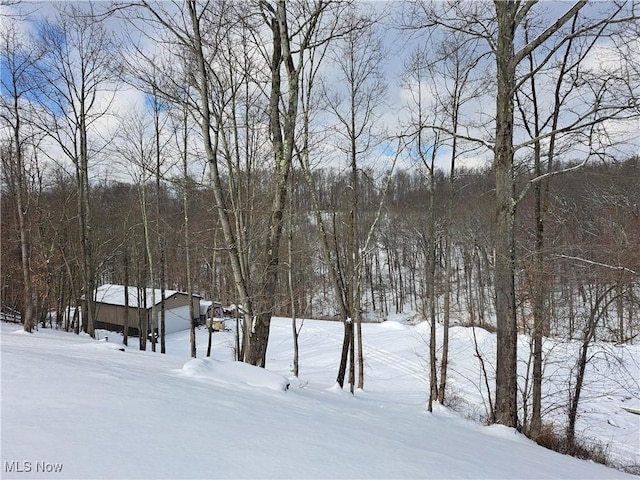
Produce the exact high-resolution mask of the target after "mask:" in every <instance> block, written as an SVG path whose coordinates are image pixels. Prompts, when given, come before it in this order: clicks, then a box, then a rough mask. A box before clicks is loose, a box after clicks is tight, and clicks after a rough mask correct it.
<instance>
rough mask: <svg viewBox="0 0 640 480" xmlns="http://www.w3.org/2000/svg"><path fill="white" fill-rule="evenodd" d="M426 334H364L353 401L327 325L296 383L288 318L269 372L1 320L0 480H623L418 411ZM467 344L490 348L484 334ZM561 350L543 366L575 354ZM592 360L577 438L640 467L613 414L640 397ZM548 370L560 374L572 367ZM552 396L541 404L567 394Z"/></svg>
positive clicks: (316, 331) (458, 347)
mask: <svg viewBox="0 0 640 480" xmlns="http://www.w3.org/2000/svg"><path fill="white" fill-rule="evenodd" d="M426 327H427V326H426V325H424V324H419V325H417V326H412V325H407V324H403V323H401V322H394V321H388V322H385V323H382V324H365V325H364V326H363V330H364V339H365V357H366V358H365V362H366V368H367V370H366V374H365V390H364V391H361V392H356V395H355V396H352V395H350V394H348V393H347V390H346V389H345V391H341V390H339V389H338V388H336V387H335V385H334V382H335V374H336V368H337V364H338V360H339V350H340V346H341V340H342V325H341V324H340V323H338V322H324V321H309V320H307V321H305V323H304V326H303V328H302V331H301V334H300V355H301V356H300V380H296V379H292V378H290V375H291V374H290V368H291V362H292V358H291V357H292V350H293V349H292V340H291V324H290V320H288V319H274V321H273V323H272V327H271V337H270V344H269V350H268V358H267V368H268V371H264V370H260V369H257V368H254V367H250V366H248V365H244V364H237V363H234V362H231V361H230V359H231V357H232V345H233V334H232V333H231V332H220V333H215V334H214V350H213V352H214V354H213V357H212V358H211V359H206V358H205V351H206V332H205V331H204V330H199V331H198V359H196V360H192V359H190V358H189V333H188V332H178V333H175V334H172V335H170V336H168V341H167V355H160V354H159V353H156V354H154V353H151V352H141V351H139V350H138V349H137V344H136V343H134V342H135V340H137V339H133V340H134V341H133V342H130V345H131V346H130V347H127V348H125V349H124V351H122V350H121V347H122V346H121V345H120V340H121V339H120V338H119V337H117V335H114V334H109V341H108V342H107V341H104V339H102V340H100V341H96V340H93V339H91V338H90V337H87V336H84V335H81V336H76V335H73V334H68V333H64V332H61V331H55V330H40V331H38V332H36V333H35V334H27V333H24V332H22V331H20V330H19V326H17V325H13V324H6V323H2V324H1V333H2V337H1V341H2V344H1V345H2V462H3V465H2V478H60V479H63V478H64V479H66V478H85V479H87V478H110V479H119V478H127V479H133V478H148V479H151V478H167V479H169V478H171V479H181V478H436V479H440V478H579V479H587V478H598V479H601V478H635V477H632V476H630V475H627V474H625V473H622V472H620V471H618V470H614V469H611V468H606V467H603V466H601V465H598V464H595V463H592V462H586V461H581V460H577V459H575V458H571V457H568V456H564V455H560V454H557V453H555V452H551V451H549V450H545V449H543V448H541V447H539V446H537V445H535V444H534V443H533V442H531V441H530V440H528V439H527V438H525V437H524V436H522V435H520V434H518V433H516V432H514V431H513V430H510V429H507V428H504V427H501V426H490V427H487V426H484V425H482V424H481V423H479V422H473V421H470V420H466V419H464V418H463V417H462V416H461V415H460V414H459V413H454V412H452V411H451V410H448V409H446V408H442V407H439V408H437V409H436V410H435V411H434V412H433V413H428V412H427V411H426V408H425V405H426V400H427V396H426V392H427V388H428V385H427V383H426V379H425V377H424V372H425V370H426V369H425V366H426V363H425V362H426V355H425V352H426V350H427V349H426V343H425V341H426V340H425V337H426V335H427V328H426ZM477 333H478V341H479V343H480V344H481V345H484V346H485V348H487V352H489V351H490V349H491V348H492V346H493V345H495V343H494V342H495V338H494V337H493V335H490V334H488V333H487V332H485V331H478V332H477ZM103 335H104V332H101V337H102V336H103ZM469 335H470V331H469V329H464V328H461V327H455V328H453V329H452V330H451V342H452V350H453V351H454V352H455V354H454V353H452V354H451V359H452V364H451V379H450V382H451V385H452V386H453V388H454V391H455V395H456V397H457V398H458V402H459V405H460V406H461V409H462V410H463V411H464V410H465V409H466V410H467V411H466V413H467V415H474V414H476V415H480V416H481V415H482V413H483V412H482V408H483V407H482V397H481V390H479V389H478V388H477V387H476V386H475V385H476V382H477V381H478V380H479V378H480V376H479V369H478V368H477V360H476V359H475V357H474V353H473V347H472V344H471V343H470V339H469ZM563 348H564V349H565V350H562V349H561V348H560V347H558V346H556V347H554V348H550V350H549V352H550V353H549V355H556V354H557V355H560V353H561V352H560V351H561V350H562V351H568V350H570V348H571V347H570V346H565V347H563ZM624 349H625V351H624V352H623V353H624V355H623V357H624V358H626V359H627V360H628V362H625V363H624V368H625V369H626V370H627V372H626V373H627V374H629V375H635V378H637V374H638V370H637V368H638V367H637V364H638V361H639V358H640V354H639V350H638V348H637V346H629V347H624ZM465 351H467V352H468V353H465ZM620 355H622V353H621V354H620ZM603 365H604V363H602V364H601V363H598V364H597V366H598V369H597V370H598V371H599V372H600V373H601V374H602V377H601V378H596V377H592V378H591V381H590V383H589V385H588V387H587V388H588V389H589V390H588V393H587V396H586V397H585V402H584V404H583V405H582V409H581V415H580V419H579V422H580V423H579V426H578V431H579V432H580V433H582V434H585V435H587V436H590V437H592V438H597V439H598V440H599V441H601V442H605V443H606V445H607V447H608V448H607V450H608V452H609V453H610V455H612V457H613V458H615V459H617V460H618V461H619V462H625V461H626V462H628V464H633V463H635V464H638V463H640V438H639V432H640V416H638V415H633V414H631V413H628V412H626V411H624V410H623V409H622V406H627V407H633V408H637V406H638V398H637V397H638V392H637V391H636V392H635V397H634V395H633V392H631V393H630V392H629V391H628V390H629V386H628V385H626V384H624V385H622V383H623V382H621V381H620V378H622V377H620V378H615V375H612V374H611V372H604V370H603V368H604V367H603ZM552 367H553V368H555V369H556V370H557V374H556V377H557V378H560V377H562V376H563V375H564V374H565V373H566V372H565V371H564V370H563V369H565V370H566V369H567V368H568V366H567V362H566V361H565V362H564V364H563V363H562V362H559V361H558V362H553V361H550V362H549V368H552ZM614 367H615V368H618V370H620V368H619V366H618V367H616V366H615V365H612V368H614ZM633 369H635V370H633ZM604 378H608V379H610V383H609V384H607V383H606V382H605V383H603V382H604V380H603V379H604ZM288 382H290V386H289V388H288V389H287V388H286V387H287V383H288ZM596 387H598V388H596ZM549 388H550V390H549V391H548V392H547V393H548V397H549V398H551V397H553V396H554V395H555V396H556V397H557V398H560V397H561V396H562V395H563V393H562V392H561V390H558V391H557V392H555V393H554V391H553V388H552V387H549ZM558 402H559V401H558V400H557V399H556V401H555V403H558ZM553 404H554V402H551V401H550V400H549V405H553ZM474 409H475V410H474ZM559 410H561V409H559ZM474 411H475V413H474ZM553 414H554V415H557V416H558V417H560V416H561V415H562V412H561V411H557V412H554V413H553ZM56 470H57V472H56Z"/></svg>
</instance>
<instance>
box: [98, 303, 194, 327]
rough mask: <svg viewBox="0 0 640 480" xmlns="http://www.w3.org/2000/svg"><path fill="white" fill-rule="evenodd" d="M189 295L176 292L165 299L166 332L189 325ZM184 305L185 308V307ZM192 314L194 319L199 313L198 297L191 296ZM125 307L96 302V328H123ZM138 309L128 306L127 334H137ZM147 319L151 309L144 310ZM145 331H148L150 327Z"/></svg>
mask: <svg viewBox="0 0 640 480" xmlns="http://www.w3.org/2000/svg"><path fill="white" fill-rule="evenodd" d="M188 306H189V297H188V295H186V294H182V293H176V294H174V295H172V296H171V297H169V298H167V299H166V300H165V329H166V333H173V332H177V331H180V330H186V329H188V328H189V327H190V323H189V320H188V317H189V309H188ZM185 307H186V308H185ZM193 307H194V315H195V317H196V320H197V319H198V317H199V315H200V298H199V297H194V298H193ZM125 311H126V308H125V307H124V306H123V305H111V304H107V303H96V319H95V320H96V324H95V326H96V328H104V329H106V330H111V331H118V332H120V331H122V330H124V317H125ZM156 313H157V323H156V327H155V329H156V331H157V332H158V333H159V328H160V305H159V304H158V307H157V311H156ZM138 315H139V312H138V309H137V308H132V307H129V335H132V336H137V335H138V326H139V325H138ZM146 317H147V319H148V320H150V319H151V309H148V310H147V312H146ZM149 327H150V325H149ZM149 327H148V328H147V331H150V330H151V329H150V328H149Z"/></svg>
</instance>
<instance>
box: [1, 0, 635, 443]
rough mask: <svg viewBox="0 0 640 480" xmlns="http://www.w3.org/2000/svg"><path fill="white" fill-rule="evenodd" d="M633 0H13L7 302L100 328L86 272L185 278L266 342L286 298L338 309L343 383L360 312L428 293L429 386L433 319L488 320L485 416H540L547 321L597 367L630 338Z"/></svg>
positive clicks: (5, 78) (287, 305)
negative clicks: (491, 349) (523, 354)
mask: <svg viewBox="0 0 640 480" xmlns="http://www.w3.org/2000/svg"><path fill="white" fill-rule="evenodd" d="M639 7H640V5H638V4H637V2H636V1H635V0H632V1H629V2H608V3H607V4H602V3H599V4H598V5H596V6H594V5H591V4H589V3H588V2H585V1H577V2H573V3H570V4H555V3H547V2H540V3H538V2H536V1H523V2H519V1H496V2H468V3H458V2H454V3H451V2H419V1H416V2H404V3H403V4H402V6H400V5H397V4H393V5H392V4H391V3H389V4H386V3H365V2H353V3H352V2H324V1H305V0H299V1H293V0H291V1H288V0H277V1H256V2H228V1H224V0H216V1H211V2H207V3H200V2H195V1H186V2H147V1H140V2H137V1H134V2H128V3H127V4H124V3H119V2H114V3H111V4H107V3H106V2H105V3H60V4H56V5H49V4H43V5H40V7H38V6H37V5H36V4H24V5H22V4H20V3H17V4H16V5H11V8H7V12H8V13H6V14H4V15H3V16H2V30H1V35H2V38H1V39H0V40H1V43H2V90H1V101H2V105H1V107H0V108H1V110H0V118H1V119H2V124H1V130H0V134H1V135H2V137H1V138H0V151H1V157H2V199H1V200H2V217H1V218H2V225H1V232H2V252H1V255H2V258H1V265H2V272H1V276H2V293H1V305H2V309H3V311H6V312H9V311H11V312H19V313H20V314H21V318H22V322H23V325H24V328H25V330H27V331H31V330H32V329H33V328H35V327H36V326H40V327H43V328H48V327H54V328H61V329H65V330H68V331H75V332H76V333H77V332H79V330H80V329H81V328H82V329H84V330H85V331H86V332H87V333H89V334H90V335H93V334H94V323H93V318H94V312H93V302H92V292H94V291H95V288H96V287H97V286H98V285H101V284H103V283H114V284H124V285H132V286H138V287H140V288H144V287H151V286H153V287H155V288H162V289H165V288H166V289H175V290H181V291H186V292H189V293H190V294H198V295H201V296H203V297H205V298H209V299H213V300H219V301H221V302H222V303H223V304H236V305H242V307H243V308H242V313H243V319H242V322H240V323H239V325H241V326H242V327H241V329H240V330H239V331H238V345H237V350H238V351H237V355H238V359H239V360H243V361H246V362H248V363H252V364H254V365H258V366H265V364H266V351H267V346H268V338H269V325H270V320H271V318H272V317H273V316H285V317H291V318H292V319H293V331H294V335H297V333H298V330H297V326H296V325H297V324H296V319H303V318H327V319H332V320H336V321H341V322H343V324H344V341H343V349H342V356H341V358H340V359H339V364H340V366H339V369H338V372H337V381H338V383H339V384H340V385H341V386H343V385H344V384H345V383H348V384H349V385H350V388H351V391H352V392H353V391H354V389H355V388H364V385H365V384H364V381H365V379H364V358H363V351H362V345H363V342H364V343H366V338H362V333H361V329H360V325H361V322H366V321H383V320H384V319H385V318H386V317H387V316H388V315H390V314H395V313H401V312H416V315H417V317H418V318H419V319H420V320H425V321H428V322H430V324H431V325H432V332H433V334H432V335H431V340H430V345H429V349H428V350H429V351H428V352H427V353H426V354H428V357H429V373H430V379H431V383H430V400H429V408H431V404H432V402H434V401H438V402H440V403H444V402H446V400H447V398H446V396H447V391H448V390H447V381H446V379H447V364H448V350H447V348H448V346H447V333H446V332H447V330H448V327H449V326H451V325H468V326H478V327H482V328H486V329H489V330H491V331H496V334H497V337H498V355H497V364H496V365H495V369H496V375H495V377H496V381H495V385H494V387H495V389H494V394H495V398H493V399H492V402H491V415H490V416H491V418H490V419H489V420H490V421H491V422H497V423H502V424H505V425H508V426H511V427H518V428H522V429H523V430H524V431H525V432H526V433H528V434H530V435H531V436H532V437H536V436H537V435H538V434H539V433H540V431H541V428H542V421H543V419H542V417H543V414H542V411H541V385H542V382H544V376H543V363H544V355H543V350H542V341H543V339H544V338H545V337H549V336H553V337H558V338H564V339H575V340H577V341H580V342H583V344H584V349H583V352H584V358H582V368H584V363H586V362H587V361H588V355H587V352H588V348H589V345H590V344H591V343H592V342H594V341H604V342H616V343H628V342H637V341H638V335H639V334H640V318H639V317H640V313H639V312H640V188H639V187H638V186H639V185H640V157H638V155H637V152H638V119H639V118H640V105H639V103H638V98H639V95H640V62H638V58H640V57H639V56H638V55H637V53H638V52H637V49H638V44H637V35H638V23H637V22H638V20H637V14H638V11H637V9H638V8H639ZM127 102H129V103H127ZM153 303H154V304H155V303H156V302H153ZM160 309H161V310H163V308H162V306H161V307H160ZM191 316H192V318H193V317H194V315H193V313H192V315H191ZM80 317H82V319H83V321H82V322H81V321H80ZM131 321H132V322H133V321H134V320H133V319H132V320H131ZM437 323H440V324H442V325H444V327H445V329H444V331H445V335H444V337H443V338H441V339H440V338H436V335H435V325H436V324H437ZM160 325H162V324H160ZM159 328H160V330H161V331H160V332H158V334H159V335H160V345H161V352H162V353H164V352H165V345H164V328H163V327H159ZM191 328H192V355H193V356H195V335H194V333H193V331H194V329H195V328H196V326H195V324H193V325H192V327H191ZM151 333H152V334H153V333H154V332H151ZM518 334H525V335H528V337H529V338H530V339H531V345H530V347H531V369H530V370H529V369H528V371H530V378H527V379H526V381H527V385H531V394H530V395H529V394H528V393H527V394H526V395H523V393H522V392H521V391H520V390H519V387H518V382H519V379H518V376H517V370H516V349H517V335H518ZM126 341H127V338H126V336H125V342H126ZM145 341H146V339H145V338H142V337H141V338H140V347H141V348H146V344H145ZM152 344H153V348H154V349H155V342H152ZM578 370H579V371H580V368H579V369H578ZM347 374H348V376H347ZM579 382H580V377H579V375H578V378H577V380H576V388H575V393H574V395H573V396H572V399H573V400H575V405H574V406H575V407H576V408H577V402H578V401H579V396H580V384H579ZM572 405H573V404H572ZM573 415H574V417H575V411H574V412H573ZM570 416H571V412H570ZM569 437H570V438H572V437H571V436H569Z"/></svg>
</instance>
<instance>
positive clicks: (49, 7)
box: [2, 2, 640, 180]
mask: <svg viewBox="0 0 640 480" xmlns="http://www.w3.org/2000/svg"><path fill="white" fill-rule="evenodd" d="M97 4H98V5H107V3H106V2H98V3H97ZM55 5H60V4H57V3H55V2H34V3H26V4H22V5H21V6H20V8H21V9H23V11H25V10H26V11H27V12H28V15H27V16H26V17H23V18H24V20H25V21H23V22H19V24H20V25H21V28H23V29H24V30H25V31H28V30H29V29H33V28H35V26H36V25H37V24H38V22H39V21H40V20H41V19H44V18H49V19H51V18H53V17H54V16H55V13H56V9H55ZM373 5H374V7H375V8H376V9H377V10H379V11H382V9H383V8H387V7H389V6H391V7H390V9H389V11H388V12H385V15H384V18H383V25H382V28H381V31H382V32H383V35H384V36H383V41H384V45H385V48H386V50H387V52H388V54H387V58H386V59H385V61H384V62H383V63H384V64H383V65H382V68H383V70H384V73H385V74H386V77H387V81H388V87H389V88H388V95H387V99H386V102H385V103H384V105H383V106H381V109H380V111H379V115H380V118H381V127H382V128H384V129H386V130H387V131H388V132H389V133H391V134H392V135H395V134H398V132H399V131H400V130H402V129H404V128H407V123H408V121H409V118H410V113H409V112H408V110H407V105H408V102H410V100H411V98H412V96H411V94H410V92H409V90H407V88H406V86H407V83H406V82H405V81H403V79H402V72H403V69H404V68H405V67H406V66H407V64H408V57H409V55H410V53H411V52H413V51H414V49H415V48H418V47H419V46H420V45H421V44H423V43H425V42H426V41H427V39H428V36H429V35H428V34H427V33H425V32H415V31H414V32H411V36H409V37H407V35H408V32H407V31H406V30H402V29H400V28H398V23H397V19H398V15H397V14H398V8H400V6H399V5H401V4H394V3H391V2H374V3H373ZM569 5H570V3H568V2H541V4H540V5H538V6H536V7H535V8H536V9H539V10H540V11H546V12H548V14H549V15H556V16H557V15H559V14H560V13H562V12H564V11H565V10H566V9H567V8H568V6H569ZM588 8H589V9H591V10H593V11H595V10H596V9H599V8H600V6H598V5H595V6H590V7H588ZM11 10H13V9H12V8H7V9H6V11H11ZM2 21H3V22H7V21H12V20H8V17H3V18H2ZM107 25H108V27H109V29H110V30H111V31H112V32H114V33H115V34H116V35H117V36H120V37H122V34H123V33H124V31H125V30H128V31H130V32H131V31H132V29H131V27H130V26H127V25H126V24H125V23H124V22H122V21H121V20H118V19H116V18H111V19H110V20H109V21H108V23H107ZM147 47H148V48H154V47H153V46H152V45H147ZM481 48H483V49H486V45H484V46H482V47H481ZM604 51H605V45H602V46H599V47H597V48H596V49H594V50H593V51H592V52H591V53H590V54H589V55H588V56H587V61H586V64H587V65H591V66H593V67H594V68H596V71H601V72H605V68H604V66H603V65H597V64H599V63H600V62H601V61H602V60H603V59H606V58H607V56H606V55H604V54H603V52H604ZM606 63H607V62H605V64H606ZM608 64H609V65H610V64H611V62H609V63H608ZM486 67H487V68H486V69H485V68H484V67H483V68H481V69H480V71H478V72H477V73H478V75H479V77H478V82H479V83H483V82H485V80H482V79H481V77H482V76H483V75H486V76H487V78H491V76H492V75H493V74H492V73H491V67H490V66H488V65H487V66H486ZM330 71H332V68H331V67H327V72H330ZM605 74H606V72H605ZM638 81H640V79H638ZM409 85H411V83H409ZM413 87H414V88H415V85H413ZM426 87H427V85H425V92H426V94H427V98H426V100H427V101H429V100H433V99H434V98H435V96H434V95H433V93H431V94H430V93H428V90H429V89H435V91H438V92H439V93H440V94H443V93H444V91H445V90H446V89H445V83H444V80H443V79H442V78H437V79H435V81H434V83H433V85H429V86H428V87H429V88H428V89H427V88H426ZM541 87H542V86H541ZM545 95H547V96H548V95H550V92H549V91H548V90H547V92H546V93H545ZM580 95H583V94H582V93H581V94H580ZM576 98H577V100H576V102H575V103H574V105H573V106H571V107H570V108H569V109H575V108H576V107H577V106H578V105H580V96H578V97H576ZM107 102H111V105H110V108H109V112H110V113H109V115H105V116H104V117H102V118H101V119H100V120H99V121H98V122H97V123H96V125H95V126H94V130H95V132H94V133H95V134H96V135H97V137H100V140H99V142H102V143H105V142H106V143H111V142H114V141H115V137H116V132H118V131H119V130H122V128H123V127H122V120H123V119H124V118H125V117H126V116H127V115H128V114H129V113H130V112H132V111H144V110H145V109H146V107H145V95H144V94H143V93H141V92H138V91H136V90H135V89H133V88H130V87H126V86H125V85H124V84H120V85H119V89H118V92H117V94H116V95H115V97H113V99H112V98H111V94H110V93H109V92H105V93H104V98H103V100H102V103H103V104H106V103H107ZM494 103H495V100H494V99H493V98H492V96H491V91H490V92H488V94H485V95H483V96H482V97H481V98H479V99H477V100H474V101H470V102H469V103H467V105H466V106H465V107H464V108H463V117H464V118H463V122H464V123H465V124H468V125H467V126H466V127H465V131H466V132H467V133H468V134H469V135H471V136H479V137H481V138H482V139H483V140H485V141H487V142H489V143H490V142H491V140H492V127H491V121H490V118H491V116H492V112H493V111H494V110H495V108H494ZM545 108H547V109H548V108H550V107H548V106H547V107H545ZM432 110H433V109H432V108H430V109H427V111H426V115H427V116H429V115H430V112H431V111H432ZM567 118H570V117H569V116H568V117H567ZM608 126H609V130H610V131H611V132H616V133H618V134H621V135H622V136H623V137H624V138H625V143H624V145H623V146H622V147H621V149H620V150H618V147H617V146H616V147H609V148H608V151H609V152H610V153H612V154H619V152H620V151H621V152H624V153H623V154H624V155H631V154H634V153H638V152H639V151H640V140H639V139H638V137H639V136H638V133H640V124H639V123H638V119H634V120H632V121H630V122H626V123H622V122H616V123H615V125H613V124H612V123H611V122H609V123H608ZM523 138H526V135H525V136H523V135H522V132H520V134H518V135H516V142H518V141H520V140H522V139H523ZM604 141H605V142H607V141H613V140H612V138H606V139H604ZM427 143H428V142H427ZM393 145H395V143H394V142H388V143H386V144H383V145H381V146H379V147H377V148H376V149H374V150H373V152H372V155H371V158H370V160H369V162H370V163H373V164H374V165H377V166H380V165H383V167H388V166H389V165H390V163H391V162H390V160H391V158H392V157H393V156H394V153H395V152H394V149H395V147H394V146H393ZM467 147H468V146H467ZM49 150H50V153H51V156H52V157H54V158H60V157H61V156H62V155H61V153H60V151H59V150H56V148H55V147H50V148H49ZM196 150H197V149H196ZM105 151H106V152H107V153H105V154H104V155H102V157H101V158H99V159H98V160H96V162H97V163H96V164H95V166H94V169H92V174H93V175H94V177H95V178H111V179H118V177H119V175H120V172H122V171H123V169H121V168H120V169H114V168H111V166H112V165H113V157H114V155H116V154H114V153H113V152H109V150H108V149H107V150H105ZM527 154H528V151H527V150H526V149H525V150H523V152H522V153H521V156H522V157H523V158H525V157H526V155H527ZM450 155H451V149H450V148H449V146H448V145H444V146H442V147H441V148H440V150H439V151H438V154H437V159H436V164H437V166H438V167H440V168H443V169H448V167H449V163H450ZM334 156H335V157H336V158H340V157H341V156H342V155H340V154H337V153H336V154H334ZM583 156H584V149H583V148H574V149H573V150H571V151H569V152H566V153H564V154H563V157H562V158H563V159H568V160H578V159H581V158H582V157H583ZM197 157H199V158H197ZM596 157H597V158H600V157H598V156H594V158H596ZM491 160H492V153H491V152H490V151H489V150H487V149H486V148H485V149H479V150H478V149H468V148H466V149H465V152H463V153H462V154H461V155H460V157H459V158H458V159H457V164H458V165H459V166H465V167H481V166H486V165H488V164H489V163H490V162H491ZM336 161H337V162H338V164H339V163H340V161H339V160H336ZM192 162H193V167H192V171H193V173H194V175H199V176H201V177H202V178H203V180H204V179H206V175H203V173H204V167H203V163H202V156H201V154H200V153H198V152H194V156H193V158H192ZM67 163H68V162H67ZM417 163H418V164H419V162H417ZM413 165H416V161H415V159H413V160H411V159H409V158H408V157H407V156H406V154H403V155H401V156H400V162H399V164H398V168H410V167H411V166H413ZM128 170H132V169H131V168H129V169H128ZM130 174H131V173H129V174H127V175H130ZM133 175H134V176H135V175H136V174H135V168H134V169H133Z"/></svg>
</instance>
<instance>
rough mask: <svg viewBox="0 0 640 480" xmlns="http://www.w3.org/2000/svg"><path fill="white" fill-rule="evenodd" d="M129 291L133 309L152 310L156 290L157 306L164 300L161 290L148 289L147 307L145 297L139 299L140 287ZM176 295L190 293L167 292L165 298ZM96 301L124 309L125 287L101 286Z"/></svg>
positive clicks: (97, 290) (109, 284) (110, 284)
mask: <svg viewBox="0 0 640 480" xmlns="http://www.w3.org/2000/svg"><path fill="white" fill-rule="evenodd" d="M128 290H129V306H130V307H132V308H138V307H143V308H151V306H152V303H151V298H152V292H153V291H154V290H155V296H156V305H158V304H160V302H161V300H162V298H161V295H162V291H161V290H160V289H159V288H156V289H152V288H147V289H146V294H147V298H146V304H145V305H142V302H143V300H144V296H143V298H140V299H138V287H129V288H128ZM176 294H178V295H188V293H186V292H179V291H178V290H165V291H164V298H165V300H166V299H167V298H170V297H172V296H174V295H176ZM193 296H194V297H196V298H200V295H195V294H194V295H193ZM95 301H96V302H97V303H107V304H109V305H119V306H123V307H124V306H125V301H124V285H115V284H112V283H105V284H104V285H101V286H99V287H98V288H97V289H96V297H95Z"/></svg>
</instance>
